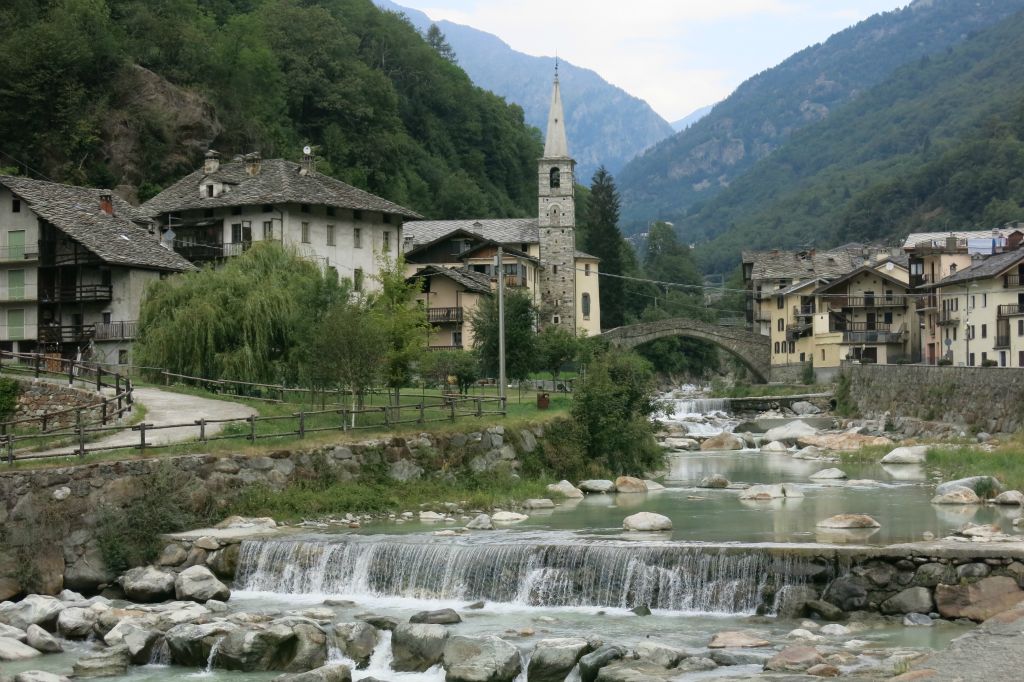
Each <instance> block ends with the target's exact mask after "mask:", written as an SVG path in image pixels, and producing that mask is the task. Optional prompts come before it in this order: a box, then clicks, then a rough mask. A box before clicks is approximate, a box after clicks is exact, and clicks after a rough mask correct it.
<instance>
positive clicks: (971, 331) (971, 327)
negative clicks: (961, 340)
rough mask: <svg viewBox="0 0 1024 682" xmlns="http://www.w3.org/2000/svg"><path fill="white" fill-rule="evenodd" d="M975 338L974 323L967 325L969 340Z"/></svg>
mask: <svg viewBox="0 0 1024 682" xmlns="http://www.w3.org/2000/svg"><path fill="white" fill-rule="evenodd" d="M973 338H974V325H973V324H972V325H968V327H967V340H968V341H969V340H971V339H973Z"/></svg>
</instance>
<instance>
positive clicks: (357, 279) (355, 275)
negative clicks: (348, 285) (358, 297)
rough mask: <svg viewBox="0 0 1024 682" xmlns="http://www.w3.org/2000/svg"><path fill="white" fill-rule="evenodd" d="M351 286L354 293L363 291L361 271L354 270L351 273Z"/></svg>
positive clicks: (358, 269)
mask: <svg viewBox="0 0 1024 682" xmlns="http://www.w3.org/2000/svg"><path fill="white" fill-rule="evenodd" d="M352 286H353V287H354V288H355V290H356V291H362V290H363V269H362V268H356V269H355V270H353V271H352Z"/></svg>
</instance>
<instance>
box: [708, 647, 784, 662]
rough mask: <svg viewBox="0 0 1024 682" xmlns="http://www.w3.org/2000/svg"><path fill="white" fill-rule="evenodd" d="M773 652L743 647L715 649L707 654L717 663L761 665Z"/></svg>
mask: <svg viewBox="0 0 1024 682" xmlns="http://www.w3.org/2000/svg"><path fill="white" fill-rule="evenodd" d="M773 655H774V654H771V653H767V652H765V651H748V650H744V649H715V650H714V651H712V652H711V653H710V654H709V656H710V657H711V660H712V661H714V662H715V663H717V664H718V665H723V666H725V665H761V666H763V665H764V664H765V663H767V662H768V659H770V658H771V657H772V656H773Z"/></svg>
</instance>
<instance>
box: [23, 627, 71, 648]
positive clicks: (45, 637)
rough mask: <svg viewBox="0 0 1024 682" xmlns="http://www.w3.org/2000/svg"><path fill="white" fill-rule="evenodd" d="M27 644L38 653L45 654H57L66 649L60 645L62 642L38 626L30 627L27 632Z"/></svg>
mask: <svg viewBox="0 0 1024 682" xmlns="http://www.w3.org/2000/svg"><path fill="white" fill-rule="evenodd" d="M25 644H28V645H29V646H30V647H32V648H33V649H35V650H36V651H41V652H43V653H44V654H55V653H58V652H60V651H64V647H62V646H61V645H60V642H58V641H57V639H56V638H55V637H54V636H53V635H51V634H50V633H49V632H47V631H46V630H44V629H42V628H41V627H39V626H38V625H29V626H28V628H26V630H25Z"/></svg>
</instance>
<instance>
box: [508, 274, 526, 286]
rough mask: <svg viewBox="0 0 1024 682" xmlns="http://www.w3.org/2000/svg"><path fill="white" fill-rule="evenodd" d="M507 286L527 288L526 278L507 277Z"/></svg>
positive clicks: (517, 276)
mask: <svg viewBox="0 0 1024 682" xmlns="http://www.w3.org/2000/svg"><path fill="white" fill-rule="evenodd" d="M505 286H506V287H513V288H516V287H525V286H526V278H525V277H520V276H519V275H505Z"/></svg>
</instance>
